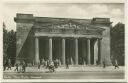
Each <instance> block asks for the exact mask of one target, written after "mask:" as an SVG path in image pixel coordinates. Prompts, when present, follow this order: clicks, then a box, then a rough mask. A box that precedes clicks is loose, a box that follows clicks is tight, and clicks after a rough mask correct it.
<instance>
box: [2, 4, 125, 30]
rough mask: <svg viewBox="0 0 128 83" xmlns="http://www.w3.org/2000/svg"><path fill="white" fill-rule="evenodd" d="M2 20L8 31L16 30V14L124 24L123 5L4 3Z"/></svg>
mask: <svg viewBox="0 0 128 83" xmlns="http://www.w3.org/2000/svg"><path fill="white" fill-rule="evenodd" d="M2 10H3V13H2V14H3V20H4V22H5V24H6V27H7V29H8V30H11V29H13V30H16V23H15V22H14V17H16V13H25V14H34V16H39V17H60V18H79V19H92V18H93V17H107V18H110V19H111V21H112V22H113V25H114V24H116V23H118V22H123V23H124V4H123V3H112V4H111V3H106V4H103V3H99V4H92V3H90V4H89V3H85V4H84V3H81V4H69V3H66V4H60V3H58V4H55V3H51V4H50V3H49V4H42V3H41V4H39V3H38V4H32V3H31V4H28V3H24V4H17V3H11V4H10V3H6V4H4V5H3V9H2Z"/></svg>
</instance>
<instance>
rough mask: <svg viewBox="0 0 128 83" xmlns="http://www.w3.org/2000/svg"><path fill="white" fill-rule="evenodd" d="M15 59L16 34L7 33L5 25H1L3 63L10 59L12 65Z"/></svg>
mask: <svg viewBox="0 0 128 83" xmlns="http://www.w3.org/2000/svg"><path fill="white" fill-rule="evenodd" d="M15 57H16V32H15V31H14V30H11V31H7V29H6V25H5V23H3V61H6V59H8V58H10V59H11V61H12V64H14V62H15Z"/></svg>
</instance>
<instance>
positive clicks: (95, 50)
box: [94, 39, 98, 65]
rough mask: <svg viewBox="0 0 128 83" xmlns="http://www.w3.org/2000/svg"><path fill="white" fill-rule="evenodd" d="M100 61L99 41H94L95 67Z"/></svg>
mask: <svg viewBox="0 0 128 83" xmlns="http://www.w3.org/2000/svg"><path fill="white" fill-rule="evenodd" d="M97 61H98V39H96V40H95V41H94V65H97Z"/></svg>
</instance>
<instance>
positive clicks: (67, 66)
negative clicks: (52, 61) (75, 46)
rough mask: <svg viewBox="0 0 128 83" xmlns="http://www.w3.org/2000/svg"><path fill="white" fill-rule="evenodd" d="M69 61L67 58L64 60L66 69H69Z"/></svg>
mask: <svg viewBox="0 0 128 83" xmlns="http://www.w3.org/2000/svg"><path fill="white" fill-rule="evenodd" d="M68 64H69V61H68V59H67V60H66V69H69V65H68Z"/></svg>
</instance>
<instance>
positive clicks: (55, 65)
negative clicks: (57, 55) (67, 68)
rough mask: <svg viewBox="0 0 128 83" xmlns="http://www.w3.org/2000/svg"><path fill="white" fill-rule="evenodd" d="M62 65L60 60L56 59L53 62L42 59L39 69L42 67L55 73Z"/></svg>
mask: <svg viewBox="0 0 128 83" xmlns="http://www.w3.org/2000/svg"><path fill="white" fill-rule="evenodd" d="M60 65H61V63H60V61H59V60H58V59H55V60H53V61H50V60H44V59H42V60H41V62H40V61H39V62H38V69H40V67H41V66H42V67H44V68H46V69H49V71H51V72H54V71H55V69H56V68H58V66H60Z"/></svg>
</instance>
